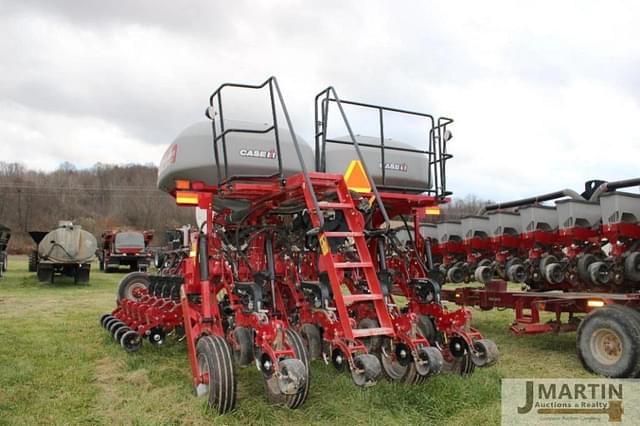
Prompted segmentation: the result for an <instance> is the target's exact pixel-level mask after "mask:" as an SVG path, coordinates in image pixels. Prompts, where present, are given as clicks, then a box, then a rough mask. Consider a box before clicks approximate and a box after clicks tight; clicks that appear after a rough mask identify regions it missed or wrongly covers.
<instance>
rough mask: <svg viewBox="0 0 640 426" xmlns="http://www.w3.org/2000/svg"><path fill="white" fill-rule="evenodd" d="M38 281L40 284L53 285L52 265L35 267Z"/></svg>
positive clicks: (40, 264)
mask: <svg viewBox="0 0 640 426" xmlns="http://www.w3.org/2000/svg"><path fill="white" fill-rule="evenodd" d="M37 269H38V270H37V274H38V281H40V282H41V283H50V284H53V266H52V265H46V266H45V265H43V264H42V263H39V264H38V267H37Z"/></svg>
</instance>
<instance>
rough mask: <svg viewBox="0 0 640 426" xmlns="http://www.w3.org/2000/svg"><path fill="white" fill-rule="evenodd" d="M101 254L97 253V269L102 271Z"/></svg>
mask: <svg viewBox="0 0 640 426" xmlns="http://www.w3.org/2000/svg"><path fill="white" fill-rule="evenodd" d="M102 257H103V255H102V254H98V269H99V270H100V271H104V262H103V260H102Z"/></svg>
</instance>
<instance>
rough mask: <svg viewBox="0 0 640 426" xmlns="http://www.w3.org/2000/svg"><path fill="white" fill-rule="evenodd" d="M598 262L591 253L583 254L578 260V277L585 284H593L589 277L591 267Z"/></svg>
mask: <svg viewBox="0 0 640 426" xmlns="http://www.w3.org/2000/svg"><path fill="white" fill-rule="evenodd" d="M596 260H597V259H596V257H595V256H594V255H592V254H591V253H586V254H583V255H582V256H580V257H579V258H578V263H577V265H576V268H577V270H578V276H579V277H580V280H581V281H582V282H583V283H584V284H590V283H591V277H590V276H589V265H591V264H592V263H593V262H595V261H596Z"/></svg>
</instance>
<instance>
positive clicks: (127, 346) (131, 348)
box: [120, 330, 142, 352]
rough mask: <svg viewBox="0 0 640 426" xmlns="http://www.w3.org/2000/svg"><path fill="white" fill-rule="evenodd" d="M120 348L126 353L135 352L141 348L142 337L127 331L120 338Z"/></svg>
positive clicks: (132, 331)
mask: <svg viewBox="0 0 640 426" xmlns="http://www.w3.org/2000/svg"><path fill="white" fill-rule="evenodd" d="M120 346H122V348H123V349H124V350H125V351H127V352H137V351H139V350H140V348H141V347H142V336H140V335H139V334H138V332H137V331H134V330H131V331H127V332H126V333H124V334H123V335H122V337H120Z"/></svg>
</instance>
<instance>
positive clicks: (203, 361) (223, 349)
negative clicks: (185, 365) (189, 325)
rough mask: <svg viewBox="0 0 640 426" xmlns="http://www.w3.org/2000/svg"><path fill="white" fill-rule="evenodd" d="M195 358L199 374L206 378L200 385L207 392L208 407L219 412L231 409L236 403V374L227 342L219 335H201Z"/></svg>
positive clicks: (223, 412) (222, 412)
mask: <svg viewBox="0 0 640 426" xmlns="http://www.w3.org/2000/svg"><path fill="white" fill-rule="evenodd" d="M196 359H197V361H198V370H200V374H202V375H206V376H207V378H208V380H207V383H204V384H202V385H200V386H202V387H203V388H204V390H205V392H206V393H208V394H209V396H208V401H207V403H208V406H209V408H211V409H214V410H216V411H217V412H218V413H219V414H225V413H227V412H229V411H231V410H233V408H234V407H235V405H236V375H235V371H234V369H233V360H232V357H231V349H230V348H229V345H228V344H227V342H225V340H224V339H223V338H222V337H219V336H203V337H201V338H200V339H199V340H198V344H197V346H196ZM200 386H199V388H200Z"/></svg>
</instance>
